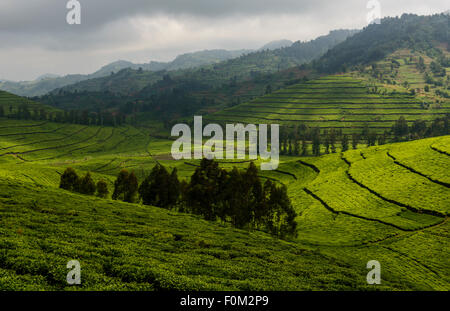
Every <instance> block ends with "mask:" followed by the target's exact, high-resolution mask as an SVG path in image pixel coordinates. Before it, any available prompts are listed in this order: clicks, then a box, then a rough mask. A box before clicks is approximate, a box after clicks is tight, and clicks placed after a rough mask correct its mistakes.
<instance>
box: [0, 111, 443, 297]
mask: <svg viewBox="0 0 450 311" xmlns="http://www.w3.org/2000/svg"><path fill="white" fill-rule="evenodd" d="M0 127H1V134H0V189H1V191H0V223H1V226H0V232H1V235H0V245H1V246H2V247H1V248H0V288H1V289H3V290H5V289H8V290H24V289H27V290H42V289H47V290H67V289H71V288H68V287H67V285H65V284H66V283H65V277H66V273H67V271H66V269H65V268H66V267H65V265H66V263H67V261H68V259H73V258H78V259H79V260H80V262H81V264H82V269H83V276H82V277H83V282H82V285H81V289H94V290H100V289H102V290H105V289H106V290H142V289H146V290H162V289H183V290H186V289H188V290H198V289H203V290H205V289H209V290H217V289H223V290H230V289H233V290H267V289H270V290H308V289H309V290H311V289H313V290H349V289H352V290H356V289H359V290H360V289H364V290H368V289H370V287H369V286H368V285H367V284H366V279H365V277H366V274H367V269H366V263H367V261H369V260H372V259H375V260H378V261H380V263H381V265H382V280H383V282H382V285H380V286H378V287H376V289H382V290H449V289H450V274H449V273H450V271H449V269H448V267H449V261H448V256H447V255H448V252H449V245H450V244H449V239H450V235H449V230H450V227H449V224H448V221H447V220H448V215H449V213H450V210H449V206H450V204H449V193H450V192H449V191H450V190H449V182H450V180H449V179H448V176H447V174H446V172H447V171H448V169H449V166H450V160H449V155H450V150H449V147H448V146H449V145H450V136H444V137H436V138H429V139H423V140H417V141H413V142H407V143H396V144H387V145H383V146H375V147H370V148H364V149H359V150H351V151H347V152H344V153H335V154H330V155H324V156H321V157H282V158H281V164H280V166H279V168H278V170H277V171H269V172H261V177H263V178H270V179H272V180H275V181H277V182H278V183H283V184H285V185H287V187H288V194H289V196H290V198H291V200H292V203H293V205H294V207H295V209H296V210H297V213H298V216H297V219H296V220H297V223H298V227H297V228H298V237H297V238H295V239H291V240H289V241H282V240H277V239H274V238H273V237H271V236H269V235H267V234H265V233H262V232H257V231H253V232H249V231H245V230H238V229H233V228H231V227H229V226H228V225H224V224H221V223H218V222H217V223H216V222H208V221H205V220H203V219H200V218H199V217H197V216H192V215H187V214H183V213H178V212H176V211H173V210H171V211H169V210H165V209H160V208H155V207H149V206H143V205H139V204H127V203H121V202H118V201H112V200H110V199H100V198H94V197H88V196H83V195H79V194H75V193H71V192H68V191H65V190H61V189H59V188H58V184H59V178H60V174H61V173H62V172H63V171H64V170H65V168H67V167H69V166H71V167H74V168H75V169H76V170H77V171H78V172H80V173H81V172H87V171H91V172H92V175H93V178H94V179H95V180H99V179H100V178H102V179H105V180H107V181H108V183H109V187H110V189H111V187H112V182H113V180H114V179H115V176H116V175H117V173H118V172H119V171H120V170H121V169H123V168H127V169H129V170H133V171H135V173H136V174H137V176H138V178H139V180H142V178H143V176H144V175H146V174H148V173H149V172H150V171H151V169H152V167H153V166H154V165H155V164H156V163H157V162H159V163H161V164H163V165H165V166H167V167H177V168H178V170H179V172H180V176H181V177H182V178H188V177H189V176H190V175H191V174H192V172H193V170H194V169H195V166H196V165H198V160H191V161H174V160H171V158H170V156H168V154H169V152H170V146H171V141H167V140H162V139H157V138H154V137H152V136H149V132H148V131H147V130H143V129H137V128H134V127H131V126H122V127H115V128H113V127H95V126H90V127H88V126H82V125H70V124H65V125H61V124H55V123H45V124H42V123H39V122H33V121H17V120H9V119H0ZM257 163H258V161H257ZM247 165H248V163H232V161H231V162H230V161H224V163H221V166H222V167H224V168H230V169H231V168H232V167H233V166H238V167H240V168H244V167H246V166H247ZM11 167H14V169H13V170H11ZM286 172H288V173H286ZM194 232H195V234H194ZM193 254H195V256H193ZM69 257H70V258H69ZM44 258H45V260H44Z"/></svg>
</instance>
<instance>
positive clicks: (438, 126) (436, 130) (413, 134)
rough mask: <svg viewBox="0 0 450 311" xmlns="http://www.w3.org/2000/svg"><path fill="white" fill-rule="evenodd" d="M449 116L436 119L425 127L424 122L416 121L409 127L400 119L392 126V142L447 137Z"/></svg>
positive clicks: (449, 132)
mask: <svg viewBox="0 0 450 311" xmlns="http://www.w3.org/2000/svg"><path fill="white" fill-rule="evenodd" d="M449 120H450V114H446V115H445V116H443V117H438V118H436V119H435V120H434V121H433V122H432V123H431V124H429V125H427V123H426V122H425V121H424V120H416V121H414V123H413V124H412V125H411V126H409V125H408V122H407V121H406V119H405V117H403V116H402V117H400V118H399V119H398V120H397V121H395V124H394V125H393V126H392V130H391V133H392V135H393V141H403V140H413V139H420V138H426V137H434V136H442V135H449V134H450V131H449V127H448V123H449Z"/></svg>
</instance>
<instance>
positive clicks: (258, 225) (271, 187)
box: [113, 159, 296, 238]
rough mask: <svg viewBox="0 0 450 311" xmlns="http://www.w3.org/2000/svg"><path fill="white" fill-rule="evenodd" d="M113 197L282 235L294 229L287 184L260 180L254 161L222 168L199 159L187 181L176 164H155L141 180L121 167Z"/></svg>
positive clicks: (284, 235)
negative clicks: (168, 166)
mask: <svg viewBox="0 0 450 311" xmlns="http://www.w3.org/2000/svg"><path fill="white" fill-rule="evenodd" d="M113 199H118V200H123V201H125V202H131V203H137V202H141V201H142V203H143V204H145V205H152V206H158V207H162V208H167V209H176V210H178V211H181V212H188V213H193V214H196V215H202V216H203V217H204V218H205V219H207V220H213V221H214V220H218V219H219V220H221V221H224V222H230V223H231V224H233V226H235V227H238V228H247V229H258V230H263V231H266V232H269V233H271V234H273V235H275V236H278V237H281V238H284V237H287V236H295V234H296V222H295V217H296V213H295V211H294V209H293V207H292V205H291V202H290V199H289V197H288V195H287V189H286V186H284V185H282V186H277V185H276V184H275V183H273V182H272V181H270V180H267V181H266V182H264V183H263V182H262V181H261V179H260V177H259V176H258V170H257V168H256V166H255V164H254V163H253V162H252V163H250V165H249V167H248V169H247V170H246V171H240V170H238V169H237V168H236V167H235V168H234V169H233V170H232V171H226V170H224V169H221V168H219V164H218V163H217V162H215V161H213V160H207V159H203V160H202V161H201V163H200V166H199V167H198V168H197V169H196V170H195V172H194V174H193V175H192V176H191V179H190V181H189V182H186V181H184V180H183V181H181V182H180V181H179V179H178V175H177V169H176V168H174V169H173V170H172V172H171V173H169V172H168V171H167V169H166V168H165V167H164V166H162V165H160V164H157V165H156V166H155V167H154V168H153V169H152V171H151V173H150V174H149V175H148V176H147V177H146V178H145V179H144V181H143V182H142V183H141V184H140V185H138V180H137V178H136V176H135V175H134V173H129V172H128V171H127V170H122V171H121V172H120V173H119V175H118V177H117V180H116V182H115V183H114V193H113Z"/></svg>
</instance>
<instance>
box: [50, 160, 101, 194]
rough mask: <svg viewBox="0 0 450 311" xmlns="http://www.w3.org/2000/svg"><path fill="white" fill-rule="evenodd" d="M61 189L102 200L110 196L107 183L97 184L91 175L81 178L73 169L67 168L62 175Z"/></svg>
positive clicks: (87, 174)
mask: <svg viewBox="0 0 450 311" xmlns="http://www.w3.org/2000/svg"><path fill="white" fill-rule="evenodd" d="M59 187H60V188H61V189H66V190H69V191H74V192H78V193H81V194H86V195H97V196H98V197H101V198H106V197H107V196H108V193H109V191H108V184H107V183H106V181H104V180H103V179H102V180H99V181H98V182H97V184H96V183H95V182H94V180H93V179H92V176H91V173H89V172H87V173H86V175H85V176H84V177H83V178H81V177H79V176H78V174H77V173H76V172H75V170H74V169H73V168H71V167H69V168H67V169H66V170H65V171H64V173H63V174H62V175H61V180H60V183H59Z"/></svg>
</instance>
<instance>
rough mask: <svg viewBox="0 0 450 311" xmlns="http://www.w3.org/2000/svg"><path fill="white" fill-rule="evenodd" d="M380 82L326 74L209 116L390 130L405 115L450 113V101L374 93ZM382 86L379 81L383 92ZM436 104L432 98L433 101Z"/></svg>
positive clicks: (214, 119) (421, 117)
mask: <svg viewBox="0 0 450 311" xmlns="http://www.w3.org/2000/svg"><path fill="white" fill-rule="evenodd" d="M375 86H376V84H371V83H370V82H369V81H368V80H366V79H363V78H360V77H354V76H352V75H351V74H341V75H332V76H325V77H322V78H319V79H315V80H310V81H307V82H304V83H301V84H296V85H293V86H290V87H287V88H284V89H282V90H279V91H276V92H273V93H271V94H268V95H266V96H263V97H258V98H256V99H254V100H251V101H249V102H247V103H243V104H241V105H237V106H234V107H231V108H227V109H224V110H221V111H219V112H216V113H214V114H211V115H208V116H207V117H206V118H207V120H209V121H211V122H219V123H225V122H242V123H279V124H283V125H287V126H295V125H297V126H298V125H300V124H303V125H306V126H308V127H310V128H313V127H319V128H321V129H342V130H343V132H345V133H353V132H355V131H357V132H361V130H362V129H363V128H364V126H365V125H366V124H368V126H369V127H370V128H371V129H373V130H374V131H377V132H378V133H382V132H384V131H385V130H390V129H391V127H392V125H393V124H394V122H395V121H396V120H398V118H399V117H400V116H404V117H405V118H406V120H407V122H408V123H409V124H410V125H412V123H413V122H414V121H416V120H425V121H427V122H430V121H432V120H434V119H435V118H436V117H442V116H445V115H446V114H449V113H450V100H446V99H443V100H442V103H441V104H439V105H437V106H433V107H424V106H423V103H424V100H423V99H420V98H417V97H416V96H412V95H410V94H409V93H406V92H405V91H406V90H402V92H400V91H397V92H394V91H393V89H391V90H390V91H389V92H387V93H385V92H384V91H380V92H378V93H371V89H373V88H374V87H375ZM382 87H383V85H382V84H378V88H379V89H380V90H381V89H382ZM428 102H431V101H428Z"/></svg>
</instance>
